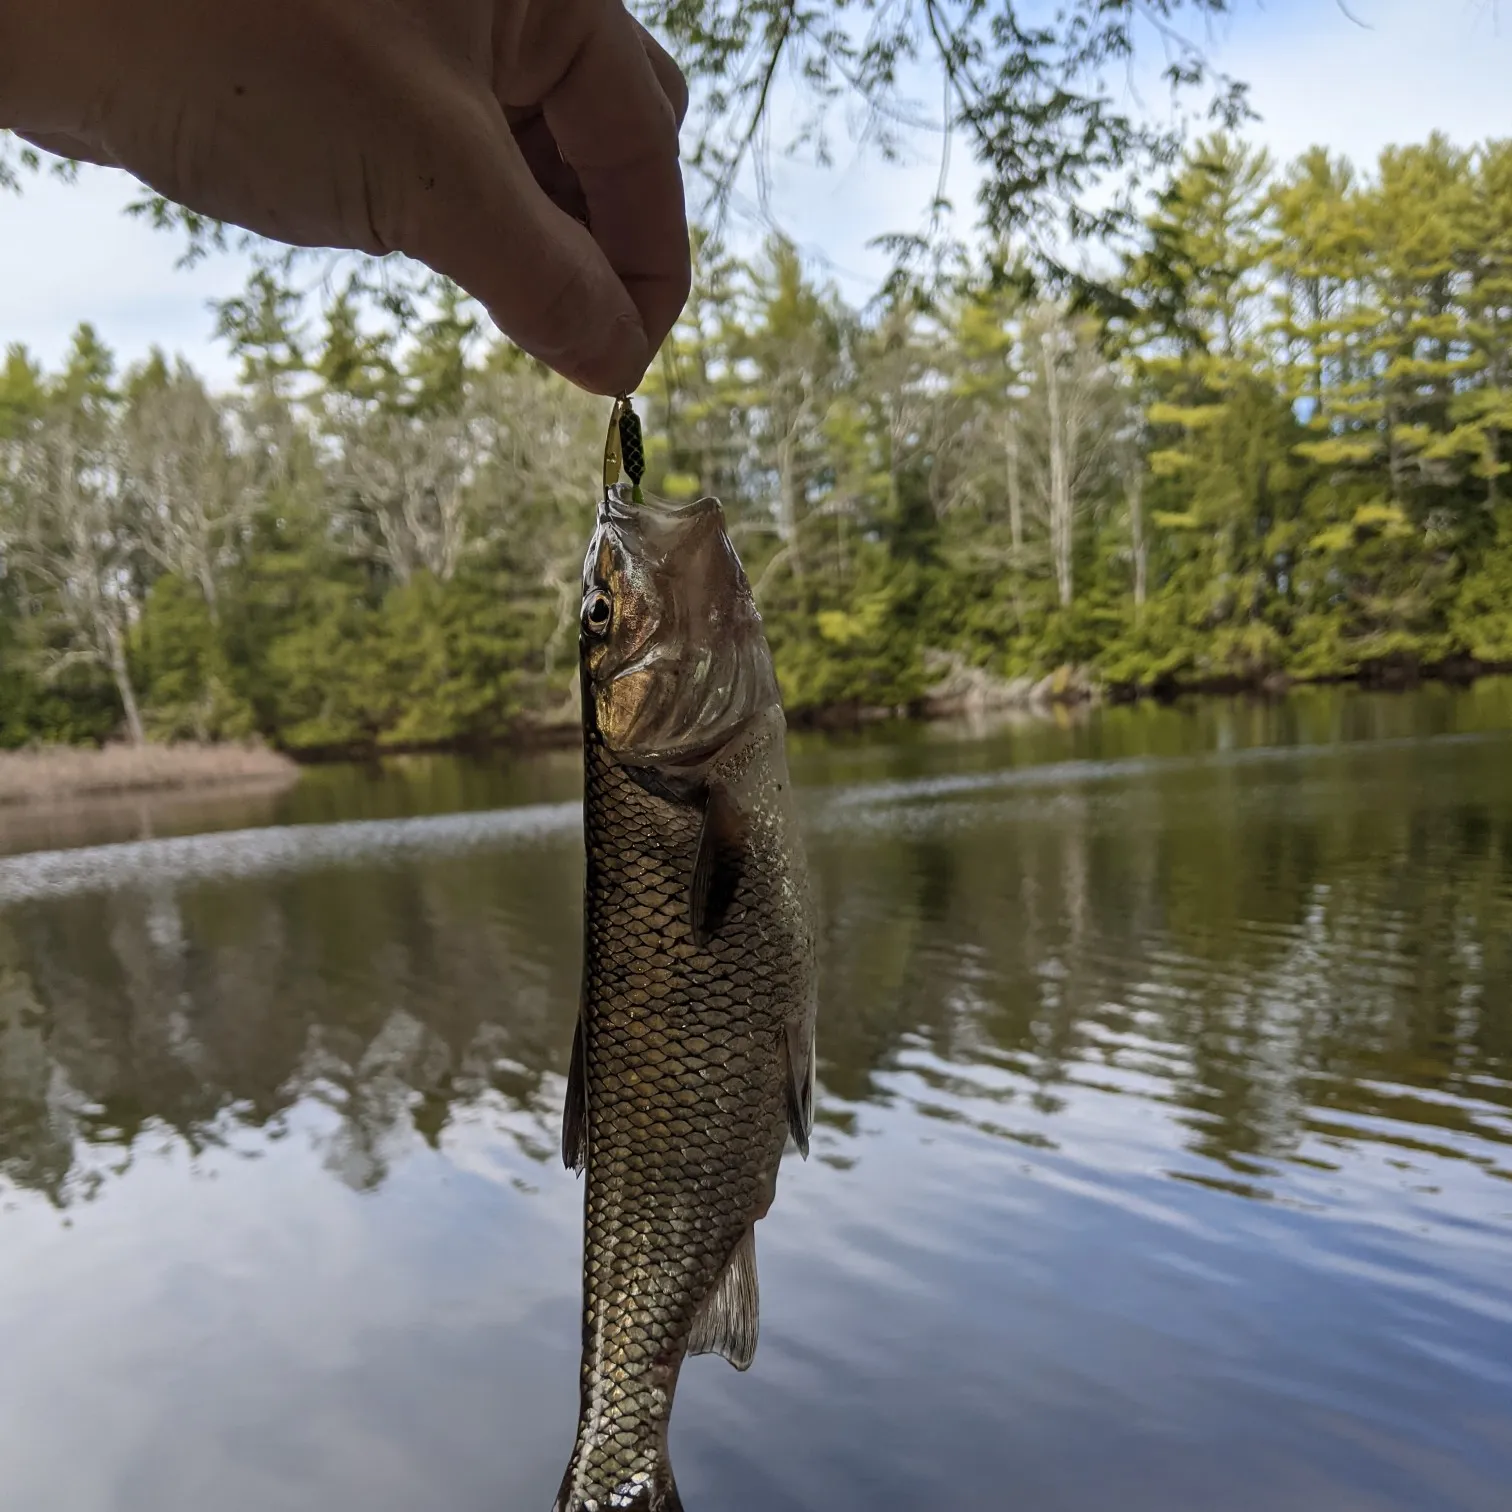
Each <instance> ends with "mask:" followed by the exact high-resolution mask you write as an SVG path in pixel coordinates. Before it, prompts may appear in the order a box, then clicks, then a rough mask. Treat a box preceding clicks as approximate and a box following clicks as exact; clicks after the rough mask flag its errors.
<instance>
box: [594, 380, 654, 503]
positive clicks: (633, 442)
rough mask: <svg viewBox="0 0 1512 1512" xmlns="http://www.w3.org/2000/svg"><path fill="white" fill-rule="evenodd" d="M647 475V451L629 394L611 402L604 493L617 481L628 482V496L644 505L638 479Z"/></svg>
mask: <svg viewBox="0 0 1512 1512" xmlns="http://www.w3.org/2000/svg"><path fill="white" fill-rule="evenodd" d="M645 476H646V448H645V443H644V441H643V440H642V438H641V423H640V416H639V415H637V414H636V413H635V406H634V405H633V404H632V403H631V402H630V396H629V395H628V394H621V395H620V396H619V398H618V399H616V400H615V401H614V408H613V410H611V411H610V414H609V434H608V435H607V436H605V438H604V493H605V496H607V495H608V493H609V490H610V489H611V488H613V487H614V485H615V484H616V483H618V482H619V481H620V479H621V478H622V477H625V478H629V480H630V497H631V499H632V500H633V501H634V502H635V503H637V504H644V503H645V502H646V500H645V495H644V494H642V492H641V479H642V478H644V477H645Z"/></svg>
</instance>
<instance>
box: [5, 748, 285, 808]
mask: <svg viewBox="0 0 1512 1512" xmlns="http://www.w3.org/2000/svg"><path fill="white" fill-rule="evenodd" d="M297 771H298V768H297V767H296V766H295V764H294V763H293V762H292V761H291V760H290V759H289V758H288V757H287V756H284V755H281V754H280V753H279V752H277V751H270V750H268V749H267V747H266V746H258V745H148V746H123V745H112V746H106V747H104V748H103V749H100V750H96V749H94V748H93V747H84V746H47V747H42V748H37V749H31V750H25V751H0V805H5V804H18V803H59V802H66V801H67V800H68V799H71V798H84V797H100V796H104V795H107V794H111V793H151V792H175V791H178V792H188V791H196V790H201V789H204V788H211V787H250V786H259V785H262V784H266V783H272V782H289V781H292V780H293V778H294V776H295V773H296V772H297Z"/></svg>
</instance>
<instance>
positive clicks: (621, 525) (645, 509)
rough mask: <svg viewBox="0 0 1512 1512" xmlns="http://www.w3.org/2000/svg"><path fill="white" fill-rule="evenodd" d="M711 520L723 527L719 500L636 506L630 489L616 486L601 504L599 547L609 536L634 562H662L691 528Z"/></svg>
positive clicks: (651, 502)
mask: <svg viewBox="0 0 1512 1512" xmlns="http://www.w3.org/2000/svg"><path fill="white" fill-rule="evenodd" d="M711 517H717V518H718V519H719V521H720V524H721V527H722V526H723V523H724V510H723V508H722V507H721V505H720V503H719V500H718V499H715V498H708V497H705V498H702V499H695V500H693V501H692V502H691V503H688V504H669V503H666V502H665V501H663V500H661V499H654V500H652V499H647V500H643V501H641V502H640V503H636V502H635V500H633V499H632V498H631V497H630V494H629V490H628V489H627V488H626V486H625V485H624V484H623V483H616V484H615V485H614V486H613V487H612V488H610V489H608V490H607V492H606V493H605V495H604V497H603V498H602V499H600V500H599V505H598V512H597V518H596V521H595V524H596V526H597V528H596V530H595V532H594V536H595V544H596V543H597V539H598V537H599V536H602V535H607V536H609V537H610V538H611V539H612V540H613V541H614V542H615V544H616V545H618V546H619V547H620V548H621V550H623V551H624V552H625V553H626V555H627V556H629V557H631V558H632V559H636V558H639V559H642V560H648V561H650V562H661V561H665V560H666V558H667V557H668V556H669V555H670V554H671V553H672V552H673V551H675V550H676V549H677V546H678V545H679V543H680V542H681V541H682V539H683V537H684V536H685V535H686V534H687V532H688V530H689V528H690V527H691V526H694V525H698V524H701V523H702V522H703V521H705V520H707V519H709V518H711ZM591 557H592V552H590V559H591Z"/></svg>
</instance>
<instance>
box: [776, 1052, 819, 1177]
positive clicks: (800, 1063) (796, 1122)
mask: <svg viewBox="0 0 1512 1512" xmlns="http://www.w3.org/2000/svg"><path fill="white" fill-rule="evenodd" d="M782 1051H783V1058H784V1059H785V1060H786V1062H787V1115H788V1131H789V1132H790V1133H791V1134H792V1136H793V1142H794V1143H795V1144H796V1145H797V1146H798V1151H799V1153H800V1154H801V1155H802V1156H803V1158H804V1159H805V1160H807V1159H808V1152H809V1135H810V1134H811V1133H812V1132H813V1128H814V1029H813V1024H812V1022H810V1023H809V1024H808V1025H807V1026H805V1025H803V1024H788V1025H786V1026H785V1028H784V1030H783V1039H782Z"/></svg>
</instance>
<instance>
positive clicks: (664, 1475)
mask: <svg viewBox="0 0 1512 1512" xmlns="http://www.w3.org/2000/svg"><path fill="white" fill-rule="evenodd" d="M611 1507H612V1508H613V1509H614V1512H621V1509H623V1512H683V1504H682V1498H681V1497H680V1496H679V1495H678V1494H677V1483H676V1482H675V1481H674V1480H673V1479H672V1466H671V1465H670V1464H668V1463H667V1461H666V1460H665V1459H663V1460H660V1461H659V1462H658V1463H657V1465H656V1468H655V1470H654V1471H653V1475H652V1479H651V1480H650V1481H649V1482H644V1483H642V1484H639V1485H624V1484H621V1485H617V1486H612V1485H609V1484H607V1483H603V1484H596V1483H594V1482H593V1481H592V1480H591V1479H590V1478H589V1477H587V1476H584V1475H582V1474H581V1473H580V1471H579V1466H578V1461H577V1460H576V1459H575V1458H574V1460H573V1462H572V1464H570V1465H569V1466H568V1467H567V1474H566V1475H565V1476H563V1477H562V1489H561V1490H560V1491H558V1492H557V1499H556V1504H555V1506H553V1508H552V1512H608V1509H609V1508H611Z"/></svg>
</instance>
